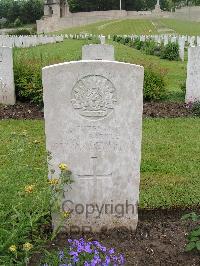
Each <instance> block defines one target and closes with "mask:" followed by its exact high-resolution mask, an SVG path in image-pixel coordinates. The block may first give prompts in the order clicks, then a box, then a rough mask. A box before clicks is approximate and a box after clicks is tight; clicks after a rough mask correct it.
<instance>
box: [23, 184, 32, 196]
mask: <svg viewBox="0 0 200 266" xmlns="http://www.w3.org/2000/svg"><path fill="white" fill-rule="evenodd" d="M33 190H34V185H29V186H25V188H24V191H25V192H26V193H29V194H30V193H33Z"/></svg>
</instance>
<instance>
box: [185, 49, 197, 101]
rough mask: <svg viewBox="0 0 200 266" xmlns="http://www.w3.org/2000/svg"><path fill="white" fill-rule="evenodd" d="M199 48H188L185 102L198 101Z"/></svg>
mask: <svg viewBox="0 0 200 266" xmlns="http://www.w3.org/2000/svg"><path fill="white" fill-rule="evenodd" d="M199 80H200V46H197V47H189V48H188V65H187V81H186V97H185V101H186V103H188V102H196V101H200V82H199Z"/></svg>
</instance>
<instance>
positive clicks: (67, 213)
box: [63, 211, 71, 218]
mask: <svg viewBox="0 0 200 266" xmlns="http://www.w3.org/2000/svg"><path fill="white" fill-rule="evenodd" d="M70 215H71V213H70V212H68V211H65V212H63V217H64V218H69V217H70Z"/></svg>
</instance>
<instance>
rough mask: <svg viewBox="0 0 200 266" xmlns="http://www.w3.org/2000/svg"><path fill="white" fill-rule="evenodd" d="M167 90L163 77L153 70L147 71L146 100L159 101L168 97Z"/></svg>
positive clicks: (145, 75)
mask: <svg viewBox="0 0 200 266" xmlns="http://www.w3.org/2000/svg"><path fill="white" fill-rule="evenodd" d="M166 95H167V90H166V85H165V82H164V78H163V75H162V74H161V73H159V72H158V71H155V70H152V69H151V68H149V69H148V68H146V69H145V74H144V100H146V101H158V100H162V99H164V98H165V97H166Z"/></svg>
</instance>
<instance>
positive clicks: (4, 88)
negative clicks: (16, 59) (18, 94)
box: [0, 47, 15, 105]
mask: <svg viewBox="0 0 200 266" xmlns="http://www.w3.org/2000/svg"><path fill="white" fill-rule="evenodd" d="M0 104H8V105H13V104H15V85H14V74H13V55H12V48H9V47H0Z"/></svg>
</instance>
